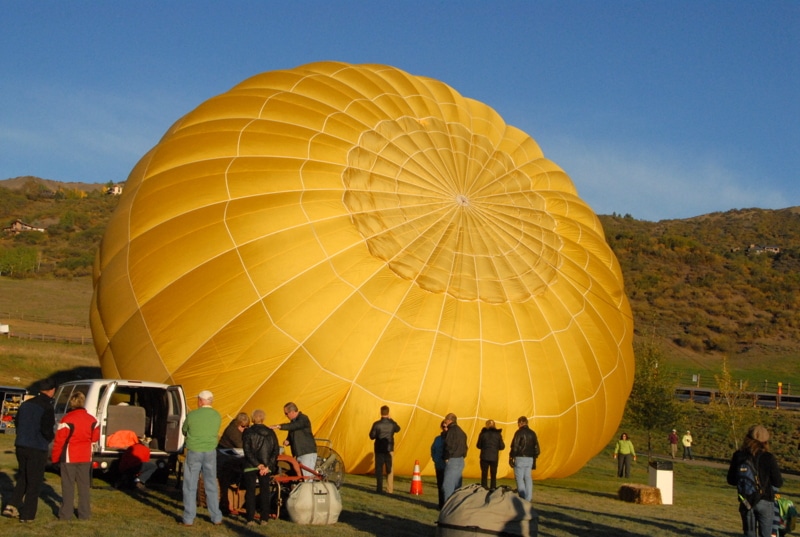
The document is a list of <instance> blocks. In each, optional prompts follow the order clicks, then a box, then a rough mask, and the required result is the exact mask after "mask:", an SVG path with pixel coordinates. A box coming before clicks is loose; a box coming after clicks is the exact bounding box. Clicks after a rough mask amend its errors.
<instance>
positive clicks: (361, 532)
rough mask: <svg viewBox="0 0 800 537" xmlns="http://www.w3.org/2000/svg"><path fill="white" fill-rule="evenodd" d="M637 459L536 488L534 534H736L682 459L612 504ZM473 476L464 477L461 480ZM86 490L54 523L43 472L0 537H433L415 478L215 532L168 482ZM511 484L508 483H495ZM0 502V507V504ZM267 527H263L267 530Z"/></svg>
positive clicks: (726, 509) (3, 468) (695, 466)
mask: <svg viewBox="0 0 800 537" xmlns="http://www.w3.org/2000/svg"><path fill="white" fill-rule="evenodd" d="M13 439H14V437H13V435H0V494H2V496H3V498H4V499H7V498H8V497H9V495H10V493H11V488H12V483H13V481H12V480H13V477H14V470H15V468H16V460H15V459H14V456H13ZM643 461H644V458H640V460H639V462H638V463H636V464H635V465H634V471H633V475H632V477H631V479H630V480H628V481H621V480H618V479H617V478H615V477H613V476H614V472H615V463H614V461H613V460H612V459H611V456H610V454H609V453H608V452H606V453H602V454H600V455H598V456H597V457H596V458H594V459H593V460H591V461H590V462H589V464H588V465H587V466H586V467H584V468H583V469H582V470H581V471H580V472H578V473H577V474H575V475H573V476H571V477H569V478H565V479H554V480H547V481H543V482H536V483H535V485H534V500H533V504H534V507H535V509H536V511H537V513H538V515H539V536H541V537H567V536H586V537H620V536H628V537H645V536H648V537H660V536H673V535H693V536H700V537H721V536H731V537H733V536H736V535H741V533H740V531H739V527H738V524H739V516H738V513H737V510H736V509H737V503H736V496H735V491H734V490H733V489H732V488H731V487H729V486H727V485H726V484H725V469H724V468H723V467H721V466H720V465H710V464H709V463H703V462H697V463H691V464H689V463H681V462H680V461H678V463H676V466H675V470H674V472H673V476H674V503H673V505H637V504H632V503H626V502H623V501H621V500H619V499H618V498H617V491H618V489H619V487H620V485H621V484H622V483H624V482H632V483H643V484H646V483H647V467H646V463H645V462H643ZM474 481H475V480H469V479H467V480H465V484H468V483H472V482H474ZM95 483H96V485H95V488H94V489H93V490H92V520H90V521H88V522H78V521H73V522H71V523H63V522H59V521H57V519H56V511H57V508H58V505H59V504H60V497H61V481H60V478H59V476H58V475H57V474H55V473H49V472H48V473H47V476H46V484H45V487H44V494H43V495H42V499H41V500H40V504H39V513H38V515H37V519H36V520H35V522H34V523H33V524H30V525H24V526H23V525H21V524H19V523H18V522H17V521H16V520H12V519H7V518H4V519H2V520H0V532H2V533H5V534H6V535H19V536H35V537H45V536H50V535H53V534H58V535H59V537H72V536H75V537H87V536H93V535H97V536H109V535H110V536H113V535H183V534H185V535H195V536H210V535H222V536H226V535H242V536H255V535H264V534H265V533H266V534H269V535H286V536H319V537H323V536H325V537H357V536H359V537H360V536H368V535H377V536H385V537H420V536H431V537H432V536H434V535H435V532H436V520H437V517H438V511H437V509H436V485H435V483H434V481H433V480H432V478H429V477H424V478H423V494H422V495H421V496H413V495H411V494H409V493H408V492H407V491H409V490H410V479H409V477H407V476H398V477H397V478H396V479H395V491H396V492H395V494H393V495H391V496H388V495H383V496H378V495H376V494H375V493H374V492H373V490H374V480H373V478H372V477H370V476H361V475H347V477H346V480H345V484H344V485H343V487H342V489H341V498H342V506H343V508H342V513H341V515H340V517H339V522H338V523H336V524H334V525H328V526H301V525H297V524H294V523H292V522H291V521H289V520H283V519H281V520H274V521H271V522H270V523H269V525H268V526H267V527H266V528H255V529H253V528H248V527H246V526H245V525H244V521H243V520H242V519H233V518H228V519H226V520H225V523H224V524H223V526H222V527H214V526H212V525H211V523H210V522H209V519H208V516H207V512H206V511H205V510H204V509H202V508H201V509H199V511H198V518H197V520H196V521H195V526H194V527H193V528H178V527H176V521H177V519H178V517H179V516H180V513H181V509H182V500H181V494H180V491H179V490H177V489H176V482H175V480H174V478H170V480H169V481H168V482H167V484H165V485H162V486H158V485H154V486H153V487H152V488H151V489H150V490H149V491H148V492H146V493H128V492H122V491H118V490H115V489H113V488H111V487H109V486H107V485H106V483H105V482H104V481H102V480H100V479H96V480H95ZM501 484H504V485H508V486H512V487H513V482H512V481H509V480H502V481H501ZM783 491H784V493H785V494H786V495H787V497H790V498H800V482H798V480H797V479H796V478H792V479H789V480H787V483H786V484H785V486H784V489H783ZM4 503H5V502H4ZM265 530H266V531H265Z"/></svg>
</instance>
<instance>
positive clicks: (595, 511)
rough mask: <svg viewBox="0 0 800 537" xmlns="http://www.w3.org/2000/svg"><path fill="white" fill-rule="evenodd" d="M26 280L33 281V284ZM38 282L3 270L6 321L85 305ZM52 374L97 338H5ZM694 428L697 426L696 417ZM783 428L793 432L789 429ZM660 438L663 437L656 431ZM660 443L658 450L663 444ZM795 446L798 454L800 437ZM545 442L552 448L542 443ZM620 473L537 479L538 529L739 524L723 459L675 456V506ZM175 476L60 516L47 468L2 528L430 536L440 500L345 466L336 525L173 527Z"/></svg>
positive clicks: (65, 317) (796, 487) (15, 362)
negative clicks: (389, 488) (29, 510)
mask: <svg viewBox="0 0 800 537" xmlns="http://www.w3.org/2000/svg"><path fill="white" fill-rule="evenodd" d="M29 283H32V284H34V285H31V286H30V287H28V284H29ZM41 283H42V282H41V281H36V280H31V281H28V280H22V281H17V280H7V279H3V278H0V322H4V321H3V319H2V315H3V313H2V312H3V310H4V309H7V305H8V304H9V303H13V304H14V305H15V306H14V307H16V308H17V309H18V310H20V311H22V312H23V313H24V314H25V315H32V316H33V315H45V314H46V315H51V312H52V315H53V317H52V318H54V319H56V320H57V321H58V322H59V323H64V324H65V325H66V324H69V323H70V322H72V320H74V319H75V318H77V317H74V316H75V315H77V314H78V313H77V312H81V311H82V310H81V308H83V307H86V306H88V300H89V299H88V296H90V292H91V291H90V284H89V282H88V280H82V281H72V282H69V281H60V280H59V281H55V282H54V284H53V285H52V286H47V287H45V289H46V291H45V292H39V291H38V290H37V289H38V288H39V285H40V284H41ZM6 293H8V294H6ZM87 293H88V294H87ZM50 294H52V296H50ZM69 297H72V298H69ZM76 297H77V298H79V300H76ZM84 299H85V303H84ZM48 301H49V302H52V308H48V307H47V304H46V303H47V302H48ZM73 302H75V303H79V302H80V303H83V305H82V306H80V307H76V306H74V305H71V304H72V303H73ZM81 315H82V314H81ZM54 326H55V325H54ZM52 374H55V375H56V376H57V377H58V378H60V379H65V378H67V377H72V378H74V377H76V376H82V377H84V378H87V377H94V376H99V374H100V372H99V368H98V364H97V358H96V356H95V354H94V349H93V347H92V346H91V345H74V344H64V343H46V342H38V341H26V340H15V339H0V385H5V384H10V385H17V386H26V387H27V386H30V385H31V384H33V383H34V382H35V381H36V380H39V379H41V378H43V377H46V376H49V375H52ZM691 428H692V429H693V430H694V429H696V427H695V426H694V425H692V426H691ZM702 429H703V428H700V430H701V431H702ZM631 432H633V433H634V439H635V441H638V443H637V448H638V450H639V451H640V453H643V452H644V451H645V449H644V446H643V445H642V444H643V440H641V439H642V438H643V436H642V435H641V434H638V435H637V434H636V432H635V431H631ZM783 434H785V435H786V436H787V437H788V436H789V431H785V432H784V433H783ZM700 436H701V437H702V435H700ZM776 437H777V434H776ZM13 440H14V436H13V435H1V434H0V494H2V496H3V499H4V503H5V501H6V500H7V498H8V497H9V496H10V494H11V490H12V487H13V482H14V472H15V470H16V459H15V458H14V449H13ZM655 440H656V442H658V439H655ZM703 440H704V441H705V442H704V443H706V444H707V443H709V442H712V439H711V438H710V437H709V438H703ZM704 443H701V444H700V445H699V446H698V450H697V452H696V453H697V454H698V455H702V453H703V449H704V447H703V445H704ZM787 446H788V444H787ZM654 447H655V448H656V450H658V449H659V447H660V446H659V445H654ZM663 447H666V446H663ZM789 447H790V448H791V450H792V451H793V453H794V456H795V458H796V456H797V450H796V449H795V447H794V444H793V445H792V446H789ZM543 449H547V447H546V446H543ZM473 451H474V450H473ZM470 456H476V452H471V453H470ZM645 460H646V458H645V457H644V456H640V459H639V462H638V463H636V465H635V467H634V472H633V475H632V477H631V479H630V482H634V483H642V484H646V483H647V480H648V477H647V466H646V463H645V462H644V461H645ZM614 475H615V464H614V461H613V460H612V459H611V455H610V451H609V450H608V449H606V450H605V451H604V452H603V453H601V454H599V455H598V456H597V457H595V458H594V459H592V460H590V461H589V463H588V464H587V465H586V466H585V467H584V468H583V469H582V470H581V471H580V472H578V473H576V474H575V475H573V476H570V477H568V478H564V479H554V480H548V481H543V482H536V484H535V491H534V507H535V508H536V510H537V512H538V514H539V517H540V526H539V535H540V536H541V537H567V536H586V537H612V536H613V537H617V536H630V537H639V536H641V537H645V536H655V537H659V536H673V535H694V536H701V537H712V536H714V537H717V536H731V537H732V536H738V535H740V533H741V532H740V531H739V517H738V513H737V511H736V509H737V505H736V497H735V492H734V491H733V489H732V488H731V487H729V486H727V484H726V483H725V468H724V466H723V465H719V464H713V463H708V462H702V461H701V462H697V463H694V464H683V463H680V462H678V463H677V464H676V467H675V471H674V474H673V475H674V480H675V483H674V505H671V506H670V505H662V506H646V505H635V504H630V503H625V502H622V501H620V500H618V499H617V490H618V489H619V486H620V485H621V483H622V482H621V481H620V480H618V479H617V478H615V477H614ZM473 482H475V480H474V479H465V484H468V483H473ZM98 484H99V485H102V484H103V482H102V481H98ZM175 484H176V483H175V478H174V477H172V478H171V480H170V481H169V482H168V483H167V485H165V486H163V487H161V488H155V487H154V488H153V490H151V491H150V492H149V493H148V494H147V495H145V496H138V495H132V494H127V493H124V492H120V491H117V490H114V489H111V488H108V487H107V486H99V487H97V488H95V489H93V490H92V508H93V517H92V520H91V521H89V522H85V523H84V522H78V521H75V522H72V523H60V522H58V521H57V520H56V517H55V514H54V512H55V509H56V508H57V506H58V504H59V503H60V496H61V482H60V478H59V476H58V475H57V474H54V473H48V474H47V482H46V486H45V490H44V494H43V497H42V500H40V509H39V515H38V517H37V520H36V521H35V522H34V523H33V524H31V525H25V526H23V525H21V524H19V523H18V522H16V521H15V520H11V519H6V518H2V519H0V534H4V535H14V536H16V535H20V536H35V537H45V536H47V537H51V536H52V535H53V534H57V535H58V536H59V537H71V536H76V537H78V536H79V537H88V536H94V535H97V536H114V535H170V536H172V535H183V534H186V535H196V536H206V535H223V536H225V535H239V536H255V535H264V534H269V535H286V536H326V537H327V536H331V537H356V536H368V535H377V536H385V537H418V536H426V535H427V536H431V537H432V536H433V535H435V528H436V526H435V523H436V520H437V517H438V511H437V510H436V509H435V503H436V487H435V484H434V482H433V480H432V478H430V477H424V478H423V490H424V494H423V495H422V496H412V495H410V494H408V493H407V491H408V490H410V476H397V477H396V479H395V490H396V491H397V492H396V494H394V495H392V496H377V495H375V494H374V493H373V490H374V480H373V478H372V477H370V476H360V475H348V476H347V479H346V482H345V485H344V486H343V488H342V490H341V496H342V503H343V512H342V514H341V516H340V517H339V522H338V523H337V524H335V525H332V526H299V525H296V524H293V523H292V522H290V521H287V520H278V521H273V522H271V523H270V526H268V527H267V531H266V532H265V531H263V530H261V531H259V530H253V529H251V528H247V527H245V526H244V525H243V523H242V521H234V520H231V521H226V523H225V525H224V526H223V527H222V528H215V527H213V526H212V525H211V524H210V523H209V522H208V518H207V514H206V513H205V511H204V510H203V509H201V510H200V516H199V518H198V521H197V522H196V527H194V528H191V529H188V528H187V529H180V528H177V527H176V520H177V517H178V516H179V515H180V512H181V509H182V500H181V494H180V491H178V490H176V488H175ZM501 484H504V485H508V486H512V487H513V486H514V484H513V482H512V481H509V480H501ZM783 490H784V493H785V494H786V495H787V496H788V497H789V498H792V499H794V500H800V482H799V481H798V480H797V478H796V477H792V478H789V479H787V483H786V485H785V486H784V489H783Z"/></svg>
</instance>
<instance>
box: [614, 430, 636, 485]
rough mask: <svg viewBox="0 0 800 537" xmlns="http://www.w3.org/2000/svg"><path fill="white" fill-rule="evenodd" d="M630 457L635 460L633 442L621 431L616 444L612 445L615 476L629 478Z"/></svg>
mask: <svg viewBox="0 0 800 537" xmlns="http://www.w3.org/2000/svg"><path fill="white" fill-rule="evenodd" d="M631 457H633V460H636V450H635V449H633V442H631V441H630V439H629V438H628V433H622V435H620V437H619V440H617V445H616V446H614V458H615V459H617V477H624V478H626V479H627V478H629V477H630V476H631Z"/></svg>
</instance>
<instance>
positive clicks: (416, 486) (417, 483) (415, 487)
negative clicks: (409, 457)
mask: <svg viewBox="0 0 800 537" xmlns="http://www.w3.org/2000/svg"><path fill="white" fill-rule="evenodd" d="M411 494H415V495H417V496H422V477H421V476H420V475H419V460H416V461H414V475H413V476H411Z"/></svg>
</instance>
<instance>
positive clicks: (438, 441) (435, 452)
mask: <svg viewBox="0 0 800 537" xmlns="http://www.w3.org/2000/svg"><path fill="white" fill-rule="evenodd" d="M439 429H441V432H440V433H439V434H438V436H436V438H434V439H433V443H432V444H431V460H433V468H434V470H435V471H436V490H437V491H438V492H439V509H441V508H442V507H444V486H443V484H444V469H445V466H446V465H445V462H444V437H445V436H447V422H445V421H444V420H442V423H441V424H440V425H439Z"/></svg>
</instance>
